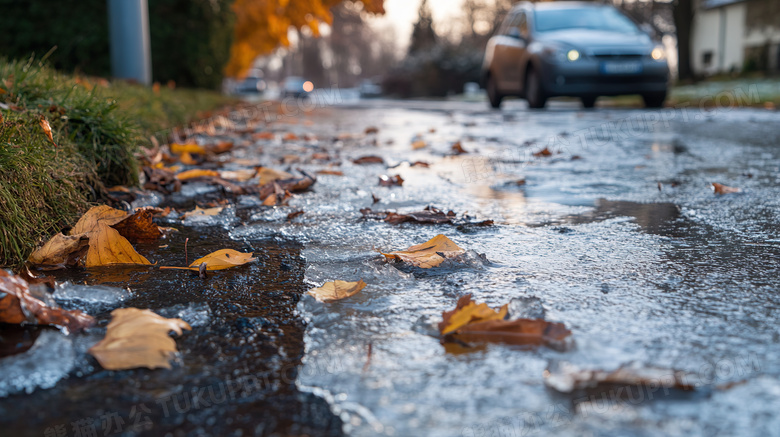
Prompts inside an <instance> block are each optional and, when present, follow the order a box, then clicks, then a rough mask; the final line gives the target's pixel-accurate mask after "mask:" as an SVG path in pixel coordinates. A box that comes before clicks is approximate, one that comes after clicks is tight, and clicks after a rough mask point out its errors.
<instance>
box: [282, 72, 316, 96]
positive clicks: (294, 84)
mask: <svg viewBox="0 0 780 437" xmlns="http://www.w3.org/2000/svg"><path fill="white" fill-rule="evenodd" d="M312 91H314V84H313V83H311V81H308V80H305V79H304V78H302V77H297V76H290V77H288V78H286V79H285V80H284V82H282V93H281V94H282V98H285V97H295V98H299V97H307V96H308V95H309V93H311V92H312Z"/></svg>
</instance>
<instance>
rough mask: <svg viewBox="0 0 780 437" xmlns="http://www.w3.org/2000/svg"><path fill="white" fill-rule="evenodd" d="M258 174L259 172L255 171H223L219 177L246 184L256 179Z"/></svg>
mask: <svg viewBox="0 0 780 437" xmlns="http://www.w3.org/2000/svg"><path fill="white" fill-rule="evenodd" d="M256 174H257V171H256V170H253V169H240V170H223V171H221V172H219V177H221V178H222V179H230V180H234V181H238V182H246V181H248V180H250V179H252V178H253V177H255V175H256Z"/></svg>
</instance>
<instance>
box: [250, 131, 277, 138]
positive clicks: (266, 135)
mask: <svg viewBox="0 0 780 437" xmlns="http://www.w3.org/2000/svg"><path fill="white" fill-rule="evenodd" d="M274 138H276V135H275V134H274V133H273V132H268V131H266V132H258V133H255V134H252V139H255V140H273V139H274Z"/></svg>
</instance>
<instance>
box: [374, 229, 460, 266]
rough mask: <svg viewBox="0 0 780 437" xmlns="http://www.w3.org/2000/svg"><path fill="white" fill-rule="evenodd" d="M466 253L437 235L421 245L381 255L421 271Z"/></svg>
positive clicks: (440, 235) (442, 236) (447, 239)
mask: <svg viewBox="0 0 780 437" xmlns="http://www.w3.org/2000/svg"><path fill="white" fill-rule="evenodd" d="M465 252H466V251H465V250H464V249H462V248H460V247H458V245H457V244H455V243H454V242H453V241H452V240H450V239H449V238H447V237H445V236H444V235H442V234H439V235H437V236H435V237H433V238H431V239H430V240H428V241H426V242H425V243H422V244H417V245H414V246H411V247H410V248H408V249H406V250H401V251H396V252H389V253H382V255H384V256H385V257H386V258H387V259H388V260H391V259H395V260H399V261H403V262H406V263H409V264H411V265H413V266H416V267H420V268H423V269H429V268H431V267H436V266H438V265H439V264H441V263H443V262H444V260H445V259H446V258H452V257H455V256H458V255H460V254H462V253H465Z"/></svg>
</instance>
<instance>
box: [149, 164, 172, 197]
mask: <svg viewBox="0 0 780 437" xmlns="http://www.w3.org/2000/svg"><path fill="white" fill-rule="evenodd" d="M143 172H144V176H145V177H146V183H144V188H145V189H147V190H155V191H159V192H161V193H163V194H171V193H175V192H176V191H179V190H180V189H181V181H180V180H178V179H176V175H175V174H174V172H173V171H170V170H168V169H162V168H154V167H144V168H143Z"/></svg>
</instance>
